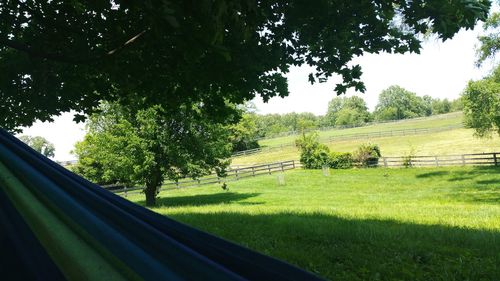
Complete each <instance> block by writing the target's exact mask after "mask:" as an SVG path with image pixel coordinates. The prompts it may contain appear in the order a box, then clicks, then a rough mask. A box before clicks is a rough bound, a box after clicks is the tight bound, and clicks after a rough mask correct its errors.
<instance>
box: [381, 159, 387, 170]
mask: <svg viewBox="0 0 500 281" xmlns="http://www.w3.org/2000/svg"><path fill="white" fill-rule="evenodd" d="M382 159H384V167H386V168H387V158H385V157H384V158H382Z"/></svg>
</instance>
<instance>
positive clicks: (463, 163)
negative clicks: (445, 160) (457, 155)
mask: <svg viewBox="0 0 500 281" xmlns="http://www.w3.org/2000/svg"><path fill="white" fill-rule="evenodd" d="M462 165H463V166H465V156H464V155H463V154H462Z"/></svg>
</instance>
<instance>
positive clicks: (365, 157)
mask: <svg viewBox="0 0 500 281" xmlns="http://www.w3.org/2000/svg"><path fill="white" fill-rule="evenodd" d="M381 156H382V154H381V153H380V148H379V147H378V145H376V144H362V145H360V146H359V147H358V149H357V150H356V151H354V153H353V158H354V161H355V162H357V163H358V164H359V165H360V166H363V167H368V166H377V165H378V159H379V158H380V157H381Z"/></svg>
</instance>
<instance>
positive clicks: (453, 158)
mask: <svg viewBox="0 0 500 281" xmlns="http://www.w3.org/2000/svg"><path fill="white" fill-rule="evenodd" d="M371 166H372V167H386V168H399V167H432V166H434V167H443V166H500V152H490V153H473V154H456V155H437V156H433V155H432V156H431V155H429V156H421V155H420V156H391V157H381V158H379V160H378V163H377V164H373V165H371ZM299 167H302V164H301V163H300V162H299V161H298V160H288V161H281V162H274V163H266V164H259V165H255V166H248V167H242V168H236V169H231V170H229V171H227V173H226V176H225V177H217V176H216V175H209V176H207V177H203V178H200V179H197V180H192V179H184V180H179V181H177V182H167V183H165V184H163V186H162V187H161V190H170V189H178V188H186V187H194V186H201V185H207V184H214V183H224V182H230V181H237V180H240V179H243V178H247V177H255V176H259V175H271V174H273V173H276V172H284V171H286V170H292V169H295V168H299ZM143 189H144V188H143V187H132V188H127V187H125V188H120V189H109V190H110V191H112V192H114V193H125V196H126V195H127V193H134V192H139V191H142V190H143Z"/></svg>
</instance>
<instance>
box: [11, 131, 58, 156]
mask: <svg viewBox="0 0 500 281" xmlns="http://www.w3.org/2000/svg"><path fill="white" fill-rule="evenodd" d="M19 139H20V140H21V141H22V142H24V143H25V144H27V145H29V146H30V147H31V148H33V149H34V150H36V151H37V152H38V153H41V154H42V155H44V156H46V157H54V155H55V154H54V153H55V151H56V149H55V147H54V144H52V143H51V142H49V141H48V140H46V139H45V138H44V137H40V136H35V137H32V136H27V135H23V136H20V137H19Z"/></svg>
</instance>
